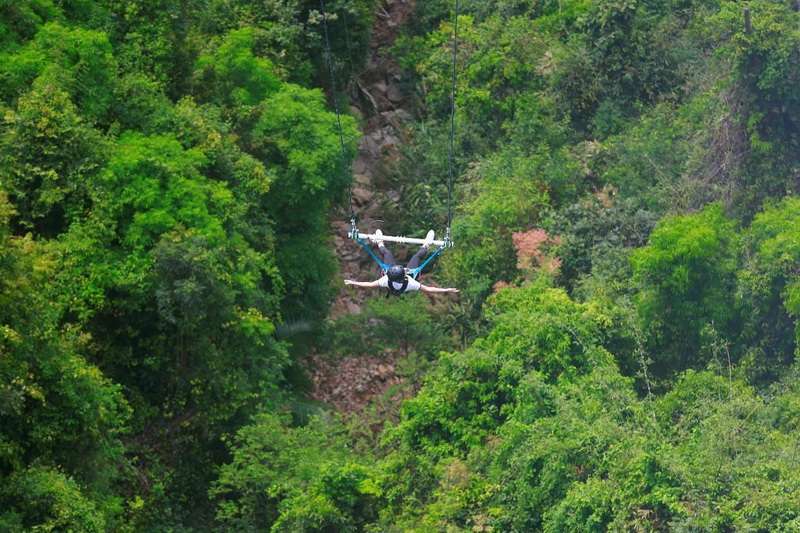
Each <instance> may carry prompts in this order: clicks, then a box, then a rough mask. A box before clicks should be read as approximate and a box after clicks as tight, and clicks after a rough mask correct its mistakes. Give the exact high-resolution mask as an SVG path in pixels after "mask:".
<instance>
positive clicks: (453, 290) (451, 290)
mask: <svg viewBox="0 0 800 533" xmlns="http://www.w3.org/2000/svg"><path fill="white" fill-rule="evenodd" d="M447 292H460V291H459V290H458V289H447Z"/></svg>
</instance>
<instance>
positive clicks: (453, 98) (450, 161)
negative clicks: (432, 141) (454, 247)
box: [447, 0, 459, 240]
mask: <svg viewBox="0 0 800 533" xmlns="http://www.w3.org/2000/svg"><path fill="white" fill-rule="evenodd" d="M455 2H456V9H455V22H454V24H453V77H452V87H451V90H450V153H449V154H448V158H447V160H448V165H447V169H448V178H447V239H448V240H449V239H450V225H451V224H452V222H453V174H454V169H453V167H454V166H455V144H456V90H457V87H456V81H457V78H456V65H457V60H458V12H459V0H455Z"/></svg>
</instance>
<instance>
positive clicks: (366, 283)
mask: <svg viewBox="0 0 800 533" xmlns="http://www.w3.org/2000/svg"><path fill="white" fill-rule="evenodd" d="M344 284H345V285H353V286H355V287H366V288H368V289H371V288H373V287H380V280H379V279H376V280H375V281H353V280H352V279H346V280H344Z"/></svg>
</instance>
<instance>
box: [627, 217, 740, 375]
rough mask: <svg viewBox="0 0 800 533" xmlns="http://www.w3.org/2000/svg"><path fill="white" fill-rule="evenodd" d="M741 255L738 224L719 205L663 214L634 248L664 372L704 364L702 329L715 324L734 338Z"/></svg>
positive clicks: (648, 326) (647, 319)
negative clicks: (643, 243) (647, 237)
mask: <svg viewBox="0 0 800 533" xmlns="http://www.w3.org/2000/svg"><path fill="white" fill-rule="evenodd" d="M737 254H738V235H737V233H736V231H735V229H734V224H733V222H732V221H730V220H729V219H727V218H726V217H725V215H724V213H723V211H722V208H721V207H720V206H719V205H715V204H712V205H710V206H708V207H706V208H705V209H704V210H703V211H700V212H699V213H695V214H691V215H683V216H673V217H668V218H665V219H663V220H662V221H661V222H660V223H659V224H658V225H657V226H656V228H655V230H654V231H653V233H652V235H651V236H650V241H649V244H648V245H647V246H646V247H645V248H641V249H639V250H637V251H636V252H634V253H633V255H632V257H631V262H632V265H633V273H634V278H635V282H636V283H637V284H638V286H639V287H640V292H639V295H638V302H637V305H638V308H639V314H640V317H641V320H642V323H643V328H644V329H645V331H647V332H648V339H649V340H648V346H649V348H650V353H651V354H653V355H654V356H655V357H657V359H656V361H655V367H654V370H655V371H656V372H657V374H658V375H660V376H667V375H669V374H670V373H672V372H674V371H675V370H680V369H684V368H688V367H691V366H697V365H698V364H700V365H702V364H703V363H704V362H705V361H704V360H703V359H702V353H701V348H702V337H701V332H702V330H703V328H704V327H706V326H707V325H709V324H711V325H713V326H714V327H715V328H716V329H717V330H718V331H720V332H722V334H723V336H725V337H726V338H733V334H734V332H735V331H736V324H737V321H738V320H739V315H738V311H737V308H736V301H735V299H734V291H735V280H736V277H735V276H736V270H737V267H738V264H737Z"/></svg>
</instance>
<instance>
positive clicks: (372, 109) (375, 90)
mask: <svg viewBox="0 0 800 533" xmlns="http://www.w3.org/2000/svg"><path fill="white" fill-rule="evenodd" d="M414 7H415V2H414V0H384V1H383V2H382V3H381V5H379V6H378V7H377V14H376V17H375V25H374V27H373V30H372V37H371V39H370V45H369V47H370V49H369V52H368V55H367V60H366V63H365V68H364V70H363V71H362V72H361V73H360V74H359V75H358V76H357V77H356V79H355V80H353V82H352V83H351V88H350V91H349V93H350V97H351V105H350V107H351V110H352V111H353V114H354V115H355V116H357V117H359V118H361V119H362V126H363V133H364V136H363V137H362V138H361V140H360V141H359V143H358V154H357V156H356V158H355V160H354V161H353V176H354V181H353V207H354V209H355V210H356V213H357V214H358V219H359V222H358V226H359V229H361V230H362V231H370V232H371V231H373V230H375V229H376V228H378V227H380V220H381V206H382V205H383V204H385V203H387V202H391V203H397V202H398V201H399V200H400V198H399V194H398V193H397V192H396V191H385V190H376V188H375V187H374V184H375V183H379V182H381V180H380V178H381V177H382V176H383V175H384V174H385V173H386V171H387V170H388V169H391V168H392V165H394V164H395V163H396V162H397V161H398V160H399V158H400V147H401V146H402V144H403V142H405V140H406V138H407V131H406V124H407V123H409V122H410V121H411V119H412V115H411V113H410V112H409V111H407V110H406V109H404V106H405V105H407V103H408V101H407V98H406V97H405V95H404V94H403V92H402V85H401V83H400V81H401V75H400V67H399V66H398V65H397V62H396V61H395V60H394V58H392V57H391V56H390V55H389V50H390V49H391V46H392V44H393V43H394V40H395V39H396V38H397V36H398V33H399V31H400V28H401V27H402V26H403V24H405V23H406V22H407V21H408V19H409V18H410V16H411V15H412V13H413V11H414ZM338 215H339V216H338V217H337V219H336V220H334V221H333V222H332V223H331V229H332V231H333V234H334V245H335V246H336V250H337V254H338V255H339V264H340V268H341V274H342V276H343V277H344V278H347V279H359V280H365V279H368V278H370V276H375V275H377V274H378V271H377V269H376V268H375V265H374V263H372V262H371V259H370V258H369V257H367V256H366V254H364V253H363V252H362V251H361V250H360V248H359V247H358V245H357V244H356V243H354V242H352V241H351V240H349V239H348V238H347V237H346V234H347V231H348V229H349V225H348V223H347V217H348V215H349V213H346V212H340V213H339V214H338ZM367 297H368V293H367V292H364V291H360V292H358V291H353V290H349V289H346V288H344V287H343V288H342V291H341V292H340V293H339V296H338V297H337V299H336V301H335V302H334V305H333V307H332V309H331V317H333V318H335V317H337V316H340V315H342V314H345V313H351V312H352V310H353V309H359V308H360V305H361V304H362V303H363V302H364V300H365V299H366V298H367Z"/></svg>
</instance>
